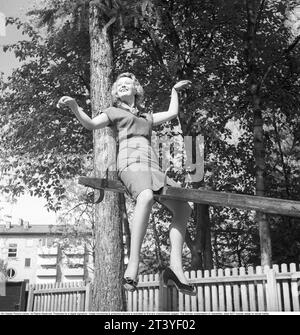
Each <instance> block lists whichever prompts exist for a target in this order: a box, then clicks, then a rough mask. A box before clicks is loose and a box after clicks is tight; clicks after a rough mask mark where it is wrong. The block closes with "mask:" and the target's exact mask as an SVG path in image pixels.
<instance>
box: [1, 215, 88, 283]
mask: <svg viewBox="0 0 300 335" xmlns="http://www.w3.org/2000/svg"><path fill="white" fill-rule="evenodd" d="M66 239H67V237H66V236H65V234H64V233H63V229H62V227H61V226H56V225H30V224H29V222H27V221H24V220H22V219H19V222H18V224H14V225H12V224H11V222H10V221H9V220H8V221H6V222H5V223H4V224H0V259H2V260H3V261H4V264H5V266H6V273H7V277H8V280H9V281H23V280H26V281H28V282H29V283H30V284H33V283H37V284H38V283H55V282H68V281H81V280H87V281H88V280H91V279H92V276H93V270H92V263H93V262H92V257H91V253H90V252H89V248H88V247H87V245H86V243H81V244H78V243H77V244H76V245H75V246H74V245H72V244H70V245H68V246H67V247H65V246H64V248H62V247H61V245H62V243H61V241H62V240H64V242H66V241H65V240H66ZM65 244H66V243H64V245H65Z"/></svg>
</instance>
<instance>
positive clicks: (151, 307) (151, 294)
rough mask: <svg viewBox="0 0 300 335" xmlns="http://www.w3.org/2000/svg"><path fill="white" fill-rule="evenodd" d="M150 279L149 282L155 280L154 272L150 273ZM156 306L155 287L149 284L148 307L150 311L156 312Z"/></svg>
mask: <svg viewBox="0 0 300 335" xmlns="http://www.w3.org/2000/svg"><path fill="white" fill-rule="evenodd" d="M148 279H149V282H150V281H154V274H150V275H149V278H148ZM154 306H155V303H154V288H153V287H151V286H149V307H148V310H149V312H154Z"/></svg>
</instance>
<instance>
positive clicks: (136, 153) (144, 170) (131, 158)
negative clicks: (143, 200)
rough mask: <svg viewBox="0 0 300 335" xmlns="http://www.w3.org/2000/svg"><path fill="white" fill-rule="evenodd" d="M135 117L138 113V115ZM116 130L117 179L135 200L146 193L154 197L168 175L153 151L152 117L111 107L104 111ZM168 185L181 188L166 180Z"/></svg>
mask: <svg viewBox="0 0 300 335" xmlns="http://www.w3.org/2000/svg"><path fill="white" fill-rule="evenodd" d="M134 111H135V112H136V113H135V112H134ZM103 113H105V114H106V115H107V117H108V119H109V120H110V124H109V126H111V127H115V130H116V131H117V137H118V156H117V169H118V176H119V178H120V180H121V181H122V182H123V184H124V186H125V188H126V190H127V192H128V193H129V194H130V195H131V196H132V197H133V198H134V199H136V198H137V196H138V195H139V194H140V193H141V192H142V191H143V190H146V189H152V190H153V192H154V193H159V191H160V190H161V189H162V187H163V186H164V178H165V174H164V172H163V171H162V170H161V169H160V167H159V163H158V158H157V155H156V154H155V152H154V151H153V148H152V147H151V133H152V125H153V116H152V114H149V113H139V112H137V110H136V109H134V110H133V111H132V110H130V108H129V107H128V109H127V108H126V107H124V106H123V105H122V107H109V108H107V109H105V110H104V111H103ZM166 184H167V185H170V186H175V187H178V186H179V185H178V184H177V183H176V182H175V181H173V180H172V179H170V178H168V177H167V182H166Z"/></svg>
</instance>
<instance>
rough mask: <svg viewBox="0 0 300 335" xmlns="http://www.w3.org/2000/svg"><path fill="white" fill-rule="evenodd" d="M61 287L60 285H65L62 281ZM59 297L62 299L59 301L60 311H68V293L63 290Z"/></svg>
mask: <svg viewBox="0 0 300 335" xmlns="http://www.w3.org/2000/svg"><path fill="white" fill-rule="evenodd" d="M59 287H60V288H61V287H63V283H60V284H59ZM59 297H61V301H60V303H59V305H58V308H59V311H61V312H66V311H67V309H66V300H67V293H65V292H62V293H61V294H60V295H59ZM58 299H59V298H58Z"/></svg>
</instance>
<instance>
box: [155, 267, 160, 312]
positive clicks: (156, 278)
mask: <svg viewBox="0 0 300 335" xmlns="http://www.w3.org/2000/svg"><path fill="white" fill-rule="evenodd" d="M154 277H155V281H157V282H159V274H158V273H156V274H155V276H154ZM159 289H160V286H159V285H158V286H155V288H154V303H155V306H154V311H155V312H158V311H159V310H160V309H159V306H160V301H159V292H160V291H159Z"/></svg>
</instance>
